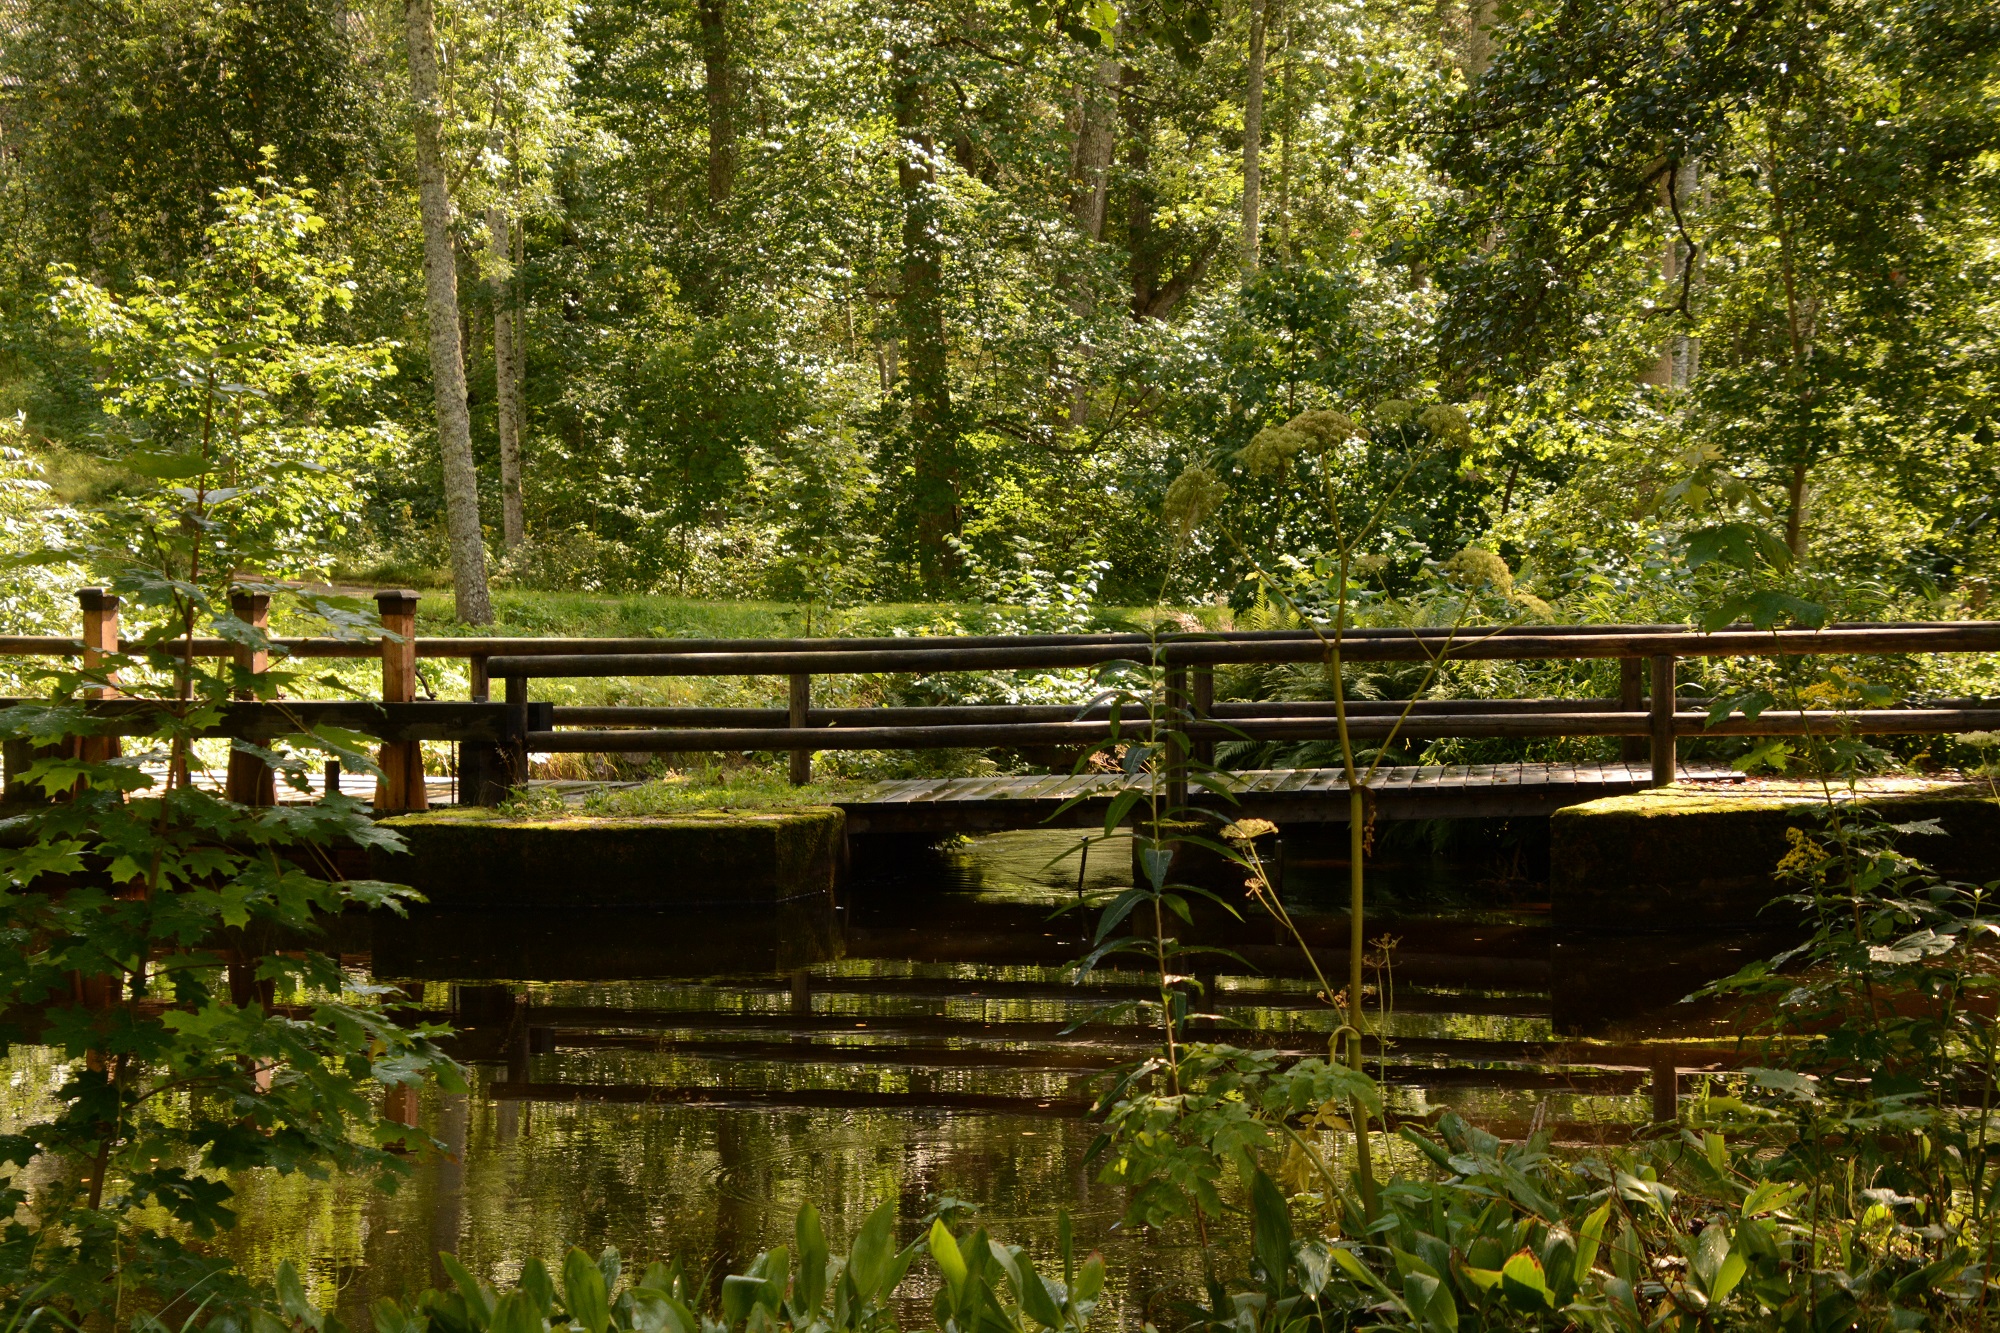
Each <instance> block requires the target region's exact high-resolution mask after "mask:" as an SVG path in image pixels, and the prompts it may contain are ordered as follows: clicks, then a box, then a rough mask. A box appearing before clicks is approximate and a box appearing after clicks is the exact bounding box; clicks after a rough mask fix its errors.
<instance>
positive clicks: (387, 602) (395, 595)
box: [375, 588, 418, 616]
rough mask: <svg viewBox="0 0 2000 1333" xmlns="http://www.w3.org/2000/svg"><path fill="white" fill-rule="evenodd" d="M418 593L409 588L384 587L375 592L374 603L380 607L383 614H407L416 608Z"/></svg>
mask: <svg viewBox="0 0 2000 1333" xmlns="http://www.w3.org/2000/svg"><path fill="white" fill-rule="evenodd" d="M417 600H418V595H417V593H416V591H415V590H414V589H410V588H384V589H383V590H382V591H381V592H378V593H376V594H375V605H377V606H379V607H381V608H382V614H383V615H385V616H386V615H392V614H397V613H400V614H403V615H409V614H410V613H412V612H413V611H415V610H416V609H417Z"/></svg>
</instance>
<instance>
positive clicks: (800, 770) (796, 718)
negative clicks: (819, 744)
mask: <svg viewBox="0 0 2000 1333" xmlns="http://www.w3.org/2000/svg"><path fill="white" fill-rule="evenodd" d="M791 685H792V690H791V699H790V706H789V707H788V709H787V710H786V725H788V726H791V727H794V728H798V727H803V726H805V725H806V715H807V714H808V713H810V712H811V711H812V699H813V691H812V677H811V676H808V675H806V674H804V673H803V672H794V673H793V674H792V678H791ZM791 777H792V785H793V786H794V787H803V786H805V785H806V784H807V783H808V782H811V781H812V780H813V752H812V751H811V750H794V751H792V772H791Z"/></svg>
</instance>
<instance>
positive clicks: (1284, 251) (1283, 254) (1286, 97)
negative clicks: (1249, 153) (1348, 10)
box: [1278, 9, 1293, 264]
mask: <svg viewBox="0 0 2000 1333" xmlns="http://www.w3.org/2000/svg"><path fill="white" fill-rule="evenodd" d="M1284 14H1285V21H1284V24H1283V26H1282V29H1281V31H1282V33H1283V36H1282V37H1281V38H1280V44H1279V48H1278V49H1279V50H1280V52H1282V54H1281V55H1280V56H1279V64H1278V97H1279V104H1280V109H1279V114H1278V262H1279V263H1282V264H1289V263H1290V262H1291V260H1292V127H1293V120H1292V11H1291V10H1289V9H1287V10H1285V11H1284Z"/></svg>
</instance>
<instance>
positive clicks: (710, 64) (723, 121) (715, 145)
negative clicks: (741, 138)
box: [695, 0, 736, 204]
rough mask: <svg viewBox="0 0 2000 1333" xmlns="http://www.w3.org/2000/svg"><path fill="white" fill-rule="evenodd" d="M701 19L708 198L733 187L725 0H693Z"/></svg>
mask: <svg viewBox="0 0 2000 1333" xmlns="http://www.w3.org/2000/svg"><path fill="white" fill-rule="evenodd" d="M695 15H696V17H697V19H698V20H699V21H700V23H701V68H702V92H703V93H704V95H705V96H706V99H707V102H708V202H709V203H710V204H720V203H722V202H723V201H725V200H726V199H728V198H729V195H730V192H731V191H732V190H734V189H735V188H736V110H735V103H734V97H733V90H732V88H731V87H730V69H729V23H728V20H729V12H728V0H697V3H696V5H695Z"/></svg>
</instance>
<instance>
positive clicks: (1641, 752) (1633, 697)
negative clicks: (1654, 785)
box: [1618, 657, 1649, 764]
mask: <svg viewBox="0 0 2000 1333" xmlns="http://www.w3.org/2000/svg"><path fill="white" fill-rule="evenodd" d="M1645 707H1646V677H1645V669H1644V668H1643V667H1642V666H1641V665H1640V664H1639V659H1638V658H1636V657H1621V658H1619V659H1618V711H1619V712H1621V713H1637V712H1641V711H1643V710H1644V709H1645ZM1648 750H1649V746H1648V744H1647V741H1646V738H1645V737H1644V736H1624V737H1621V738H1619V741H1618V757H1619V758H1620V759H1623V760H1624V761H1625V762H1626V763H1628V764H1633V763H1637V762H1638V761H1639V760H1641V759H1644V758H1645V757H1646V756H1647V753H1648Z"/></svg>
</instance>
